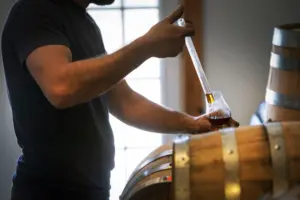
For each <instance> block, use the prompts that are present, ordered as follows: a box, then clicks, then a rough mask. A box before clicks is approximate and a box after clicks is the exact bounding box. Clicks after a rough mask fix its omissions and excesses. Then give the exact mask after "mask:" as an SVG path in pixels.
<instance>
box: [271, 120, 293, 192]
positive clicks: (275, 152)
mask: <svg viewBox="0 0 300 200" xmlns="http://www.w3.org/2000/svg"><path fill="white" fill-rule="evenodd" d="M265 127H266V130H267V133H268V138H269V143H270V153H271V158H272V166H273V196H274V197H275V198H276V197H279V196H280V195H282V194H284V193H285V192H287V190H288V181H287V167H286V150H285V143H284V138H283V133H282V126H281V123H267V124H265Z"/></svg>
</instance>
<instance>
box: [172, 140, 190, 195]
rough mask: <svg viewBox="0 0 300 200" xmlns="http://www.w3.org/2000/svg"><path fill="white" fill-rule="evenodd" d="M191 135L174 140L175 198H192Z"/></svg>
mask: <svg viewBox="0 0 300 200" xmlns="http://www.w3.org/2000/svg"><path fill="white" fill-rule="evenodd" d="M189 141H190V136H183V137H181V138H179V139H177V140H175V141H174V155H173V156H174V167H173V173H174V175H173V176H174V177H173V184H174V192H175V196H174V200H190V199H191V196H190V195H191V192H190V147H189Z"/></svg>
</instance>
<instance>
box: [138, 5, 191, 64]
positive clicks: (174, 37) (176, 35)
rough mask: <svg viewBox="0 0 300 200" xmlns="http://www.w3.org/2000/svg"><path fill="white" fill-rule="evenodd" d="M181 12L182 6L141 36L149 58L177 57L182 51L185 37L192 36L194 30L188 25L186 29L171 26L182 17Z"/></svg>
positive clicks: (174, 25)
mask: <svg viewBox="0 0 300 200" xmlns="http://www.w3.org/2000/svg"><path fill="white" fill-rule="evenodd" d="M183 10H184V8H183V6H179V7H178V8H177V9H176V10H175V11H174V12H173V13H172V14H170V15H169V16H168V17H166V18H165V19H164V20H162V21H160V22H159V23H157V24H156V25H154V26H153V27H152V28H151V29H150V30H149V31H148V32H147V33H146V34H145V35H144V36H143V40H144V41H145V42H146V43H147V44H148V47H149V51H150V55H151V56H154V57H159V58H165V57H174V56H177V55H178V54H179V53H180V52H181V51H182V48H183V45H184V41H185V40H184V38H185V36H192V35H193V34H194V29H193V28H192V27H191V25H190V24H187V26H186V27H180V26H178V25H176V24H173V23H174V22H176V21H177V20H178V19H179V18H180V17H181V16H182V14H183Z"/></svg>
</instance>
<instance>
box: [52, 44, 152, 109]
mask: <svg viewBox="0 0 300 200" xmlns="http://www.w3.org/2000/svg"><path fill="white" fill-rule="evenodd" d="M149 57H150V55H149V49H147V46H146V45H145V42H144V41H143V40H142V39H141V38H139V39H137V40H136V41H134V42H133V43H131V44H129V45H127V46H125V47H124V48H122V49H120V50H119V51H116V52H115V53H113V54H111V55H106V56H103V57H100V58H92V59H88V60H82V61H77V62H71V63H68V64H66V66H64V67H62V69H61V71H59V72H58V73H57V74H56V75H57V76H56V80H59V82H60V83H61V85H63V87H62V88H63V89H64V91H63V96H62V98H61V99H62V101H63V103H62V104H63V105H65V106H64V107H69V106H72V105H76V104H79V103H83V102H86V101H89V100H91V99H93V98H95V97H96V96H98V95H101V94H102V93H105V92H106V91H107V90H109V89H110V88H111V87H113V86H114V85H115V84H117V83H118V82H119V81H121V80H122V79H123V78H124V77H125V76H126V75H127V74H129V73H130V72H131V71H133V70H134V69H135V68H137V67H138V66H139V65H141V64H142V63H143V62H144V61H145V60H147V59H148V58H149Z"/></svg>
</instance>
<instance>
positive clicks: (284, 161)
mask: <svg viewBox="0 0 300 200" xmlns="http://www.w3.org/2000/svg"><path fill="white" fill-rule="evenodd" d="M299 130H300V122H277V123H267V124H262V125H257V126H244V127H239V128H236V129H233V128H232V129H231V128H229V129H223V130H220V131H218V132H211V133H207V134H202V135H193V136H190V137H184V138H183V139H181V140H179V141H175V142H174V144H173V148H171V147H170V146H168V147H167V148H164V147H163V148H159V150H158V151H156V152H155V153H152V154H151V155H150V156H148V157H147V158H146V159H145V160H144V161H143V162H142V163H141V164H140V165H139V166H138V167H137V169H136V170H135V172H134V173H133V175H132V177H131V178H130V180H129V181H128V183H127V185H126V187H125V189H124V191H123V194H122V195H121V198H120V199H121V200H154V199H155V200H157V199H158V200H170V199H172V200H258V199H259V198H261V197H262V196H264V195H266V194H267V193H273V194H274V195H278V194H279V195H280V194H282V193H283V192H285V191H287V190H288V189H289V188H291V187H292V186H294V185H295V184H296V182H299V181H300V148H299V145H300V131H299Z"/></svg>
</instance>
